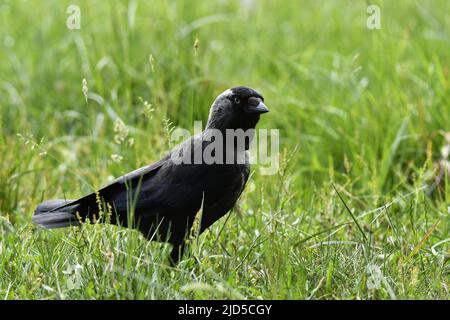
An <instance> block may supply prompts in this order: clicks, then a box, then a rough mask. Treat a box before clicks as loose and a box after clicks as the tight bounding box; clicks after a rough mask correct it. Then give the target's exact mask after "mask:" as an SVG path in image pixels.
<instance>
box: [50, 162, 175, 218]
mask: <svg viewBox="0 0 450 320" xmlns="http://www.w3.org/2000/svg"><path fill="white" fill-rule="evenodd" d="M167 159H168V157H165V158H163V159H161V160H159V161H157V162H155V163H152V164H150V165H147V166H145V167H142V168H139V169H136V170H134V171H131V172H129V173H127V174H125V175H123V176H121V177H119V178H117V179H116V180H114V181H113V182H111V183H110V184H108V185H106V186H105V187H103V188H101V189H100V190H98V191H97V192H94V193H90V194H88V195H86V196H84V197H81V198H79V199H77V200H74V201H71V202H67V203H65V204H64V205H62V206H59V207H57V208H54V209H53V210H52V211H58V210H59V209H61V208H64V207H68V206H73V205H77V204H81V203H95V202H96V200H97V199H96V198H97V194H99V196H100V197H104V196H105V195H107V194H113V193H116V192H117V191H118V190H120V189H122V188H126V185H127V184H128V183H132V184H133V183H134V182H136V180H141V179H144V178H148V177H150V176H152V175H154V174H155V173H156V172H157V171H158V170H159V169H160V168H161V167H162V166H163V165H164V163H165V162H166V161H167Z"/></svg>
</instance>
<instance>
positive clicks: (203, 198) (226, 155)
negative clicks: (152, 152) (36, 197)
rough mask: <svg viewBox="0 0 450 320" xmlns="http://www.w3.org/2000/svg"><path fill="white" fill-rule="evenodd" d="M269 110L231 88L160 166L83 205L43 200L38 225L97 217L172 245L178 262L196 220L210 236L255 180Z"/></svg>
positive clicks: (253, 95)
mask: <svg viewBox="0 0 450 320" xmlns="http://www.w3.org/2000/svg"><path fill="white" fill-rule="evenodd" d="M268 111H269V109H267V107H266V106H265V105H264V98H263V97H262V96H261V95H260V94H259V93H258V92H257V91H255V90H253V89H251V88H248V87H242V86H241V87H234V88H231V89H228V90H226V91H225V92H223V93H222V94H220V95H219V96H218V97H217V98H216V100H215V101H214V103H213V104H212V106H211V109H210V114H209V118H208V122H207V124H206V128H205V130H204V131H203V132H201V133H200V134H197V135H194V136H192V137H190V138H189V139H187V140H186V141H184V142H183V143H181V144H180V145H179V146H178V147H176V148H174V149H173V150H172V151H171V152H169V153H168V154H167V155H166V156H165V157H164V158H163V159H161V160H160V161H158V162H155V163H153V164H150V165H147V166H145V167H142V168H140V169H137V170H135V171H132V172H130V173H128V174H125V175H123V176H121V177H119V178H118V179H116V180H114V181H113V182H112V183H111V184H109V185H107V186H105V187H103V188H102V189H100V190H98V191H97V192H94V193H91V194H88V195H86V196H84V197H82V198H79V199H77V200H60V199H58V200H48V201H45V202H43V203H41V204H40V205H39V206H38V207H37V208H36V210H35V212H34V216H33V222H34V223H35V224H37V225H39V226H42V227H44V228H60V227H68V226H76V225H80V223H82V222H83V221H86V219H89V221H101V222H108V223H112V224H115V225H120V226H124V227H132V228H136V229H138V230H139V231H141V232H142V233H143V234H144V235H145V236H146V237H147V239H149V240H156V241H165V242H169V243H171V244H172V245H173V249H172V252H171V254H170V262H171V263H172V264H175V263H177V262H178V261H179V259H180V257H181V256H182V254H183V250H184V245H185V240H186V237H187V235H188V234H189V232H190V231H191V228H192V226H193V224H194V220H195V221H198V225H197V232H198V234H200V233H202V232H203V231H204V230H205V229H206V228H208V227H209V226H210V225H212V224H213V223H214V222H215V221H217V220H218V219H220V218H221V217H222V216H224V215H225V214H226V213H227V212H228V211H230V209H232V207H233V206H234V204H235V203H236V200H237V199H238V198H239V196H240V195H241V193H242V191H243V189H244V187H245V184H246V182H247V179H248V176H249V159H248V149H249V145H250V142H251V140H252V138H253V134H254V132H252V131H254V129H255V126H256V124H257V122H258V121H259V118H260V114H262V113H266V112H268ZM236 132H237V134H236ZM229 133H234V135H233V134H229ZM242 139H244V140H245V141H244V142H243V143H242ZM239 140H240V141H239ZM108 209H109V210H108ZM105 212H109V213H110V214H109V215H108V214H105ZM197 213H198V214H197ZM102 214H103V217H101V215H102ZM196 217H197V219H196ZM196 224H197V222H196Z"/></svg>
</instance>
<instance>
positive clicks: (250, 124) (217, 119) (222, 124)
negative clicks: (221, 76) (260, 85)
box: [206, 87, 269, 130]
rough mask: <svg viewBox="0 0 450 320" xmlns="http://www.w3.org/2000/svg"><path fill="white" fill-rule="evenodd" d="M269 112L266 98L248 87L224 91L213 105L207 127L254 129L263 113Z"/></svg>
mask: <svg viewBox="0 0 450 320" xmlns="http://www.w3.org/2000/svg"><path fill="white" fill-rule="evenodd" d="M266 112H269V109H268V108H267V107H266V105H265V104H264V98H263V97H262V96H261V95H260V94H259V93H258V92H257V91H256V90H253V89H251V88H247V87H234V88H231V89H228V90H226V91H224V92H222V93H221V94H220V95H219V96H218V97H217V98H216V100H214V103H213V104H212V106H211V110H210V113H209V118H208V123H207V124H206V128H207V129H219V130H225V129H243V130H247V129H254V128H255V126H256V124H257V123H258V121H259V117H260V115H261V114H262V113H266Z"/></svg>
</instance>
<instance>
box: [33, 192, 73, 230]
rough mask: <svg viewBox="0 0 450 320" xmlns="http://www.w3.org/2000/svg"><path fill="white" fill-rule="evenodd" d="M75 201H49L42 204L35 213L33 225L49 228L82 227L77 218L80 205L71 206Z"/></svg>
mask: <svg viewBox="0 0 450 320" xmlns="http://www.w3.org/2000/svg"><path fill="white" fill-rule="evenodd" d="M72 201H73V200H59V199H58V200H48V201H45V202H43V203H41V204H40V205H39V206H38V207H37V208H36V210H35V211H34V216H33V223H35V224H37V225H39V226H41V227H44V228H47V229H53V228H63V227H69V226H78V225H80V223H79V221H78V219H77V217H76V212H77V207H78V205H69V206H65V204H69V203H70V202H72Z"/></svg>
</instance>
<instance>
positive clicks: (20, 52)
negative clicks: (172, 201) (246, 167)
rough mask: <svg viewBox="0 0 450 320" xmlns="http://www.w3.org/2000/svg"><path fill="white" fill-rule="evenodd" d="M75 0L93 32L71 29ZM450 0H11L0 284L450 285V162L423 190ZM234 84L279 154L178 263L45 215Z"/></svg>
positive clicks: (180, 287)
mask: <svg viewBox="0 0 450 320" xmlns="http://www.w3.org/2000/svg"><path fill="white" fill-rule="evenodd" d="M72 4H75V5H78V6H79V7H80V9H81V29H80V30H69V29H68V28H67V27H66V20H67V18H68V16H69V14H67V13H66V10H67V7H68V6H69V5H72ZM369 4H377V5H379V6H380V8H381V27H382V28H381V29H380V30H369V29H368V28H367V27H366V19H367V17H368V14H367V13H366V8H367V7H368V5H369ZM449 12H450V2H449V1H447V0H436V1H431V0H425V1H378V0H374V1H371V2H370V3H369V2H367V1H353V0H352V1H350V0H345V1H344V0H343V1H331V0H330V1H325V0H322V1H269V0H267V1H250V0H246V1H228V0H227V1H225V0H223V1H179V2H178V1H159V2H156V1H134V0H130V1H74V0H73V1H66V0H53V1H52V0H50V1H31V0H28V1H24V0H1V1H0V126H1V130H0V298H2V299H3V298H4V299H185V298H195V299H205V298H225V299H228V298H245V299H449V297H450V295H449V285H450V281H449V279H450V269H449V255H450V253H449V243H450V242H449V227H450V224H449V214H450V211H449V199H450V189H449V186H448V181H447V176H444V178H442V179H441V180H440V183H439V186H436V187H435V188H427V187H423V186H424V185H425V184H427V183H428V184H432V183H433V181H434V180H433V179H434V178H433V174H435V173H436V169H435V168H436V167H435V166H436V161H439V159H441V158H442V157H445V152H444V154H442V152H441V148H442V147H443V146H444V145H445V143H446V142H445V132H446V131H449V130H450V112H449V102H450V101H449V97H450V66H449V62H450V50H449V48H450V15H449ZM194 44H195V45H194ZM82 79H86V81H87V86H85V87H87V90H88V92H87V100H86V99H85V96H84V94H83V90H82ZM235 85H246V86H250V87H253V88H256V89H258V90H259V91H260V92H262V94H263V95H264V97H265V101H266V102H267V105H268V107H269V108H270V109H271V112H270V113H269V114H267V115H265V116H264V117H262V121H261V122H260V124H259V128H268V129H271V128H273V129H279V130H280V138H281V139H280V148H281V150H280V151H281V153H280V166H281V167H280V171H279V172H278V173H277V174H276V175H272V176H262V175H260V173H259V170H258V166H254V167H253V169H252V172H253V173H252V177H251V179H250V181H249V183H248V185H247V188H246V190H245V192H244V194H243V195H242V198H241V200H240V203H239V206H238V207H237V208H236V209H235V210H234V211H233V212H232V213H231V214H230V215H229V217H228V216H227V217H224V218H222V219H221V220H219V221H218V222H217V223H216V224H215V225H214V226H213V227H212V228H211V230H209V231H207V232H205V233H204V234H203V235H201V236H200V237H199V238H198V239H193V240H192V241H191V244H190V253H189V254H186V256H185V258H184V260H183V261H182V262H181V263H180V264H179V265H178V266H177V267H175V268H172V267H169V265H168V263H167V255H168V253H169V251H170V246H169V245H164V244H158V243H149V242H147V241H146V240H145V239H144V238H143V237H142V236H141V235H140V234H139V233H138V232H136V231H130V230H127V229H119V228H116V227H111V226H104V225H84V226H83V227H82V228H78V229H77V228H72V229H64V230H50V231H48V230H39V229H37V228H36V227H35V226H33V225H32V223H31V216H32V213H33V211H34V208H35V207H36V205H37V204H39V203H40V202H41V201H42V200H43V199H47V198H63V197H66V198H76V197H79V196H81V195H83V194H85V193H88V192H91V191H92V190H93V188H98V187H100V186H102V185H104V184H106V183H107V182H108V181H110V180H111V179H113V178H114V177H117V176H119V175H121V174H123V173H126V172H128V171H131V170H133V169H135V168H137V167H139V166H143V165H146V164H148V163H151V162H153V161H155V160H158V159H159V157H160V156H161V155H162V154H164V153H165V152H166V151H167V150H168V149H169V148H170V147H171V146H172V145H171V143H170V142H169V140H168V137H169V134H170V132H171V130H172V129H173V128H174V127H176V126H180V127H183V128H189V129H192V127H193V121H194V120H203V121H204V122H205V121H206V119H207V115H208V110H209V107H210V105H211V102H212V101H213V99H214V98H215V97H216V96H217V94H219V93H220V92H221V91H223V90H225V89H226V88H228V87H232V86H235ZM85 89H86V88H85ZM85 93H86V91H85ZM444 151H445V150H444ZM441 163H446V162H445V161H444V160H442V161H441ZM333 186H335V188H336V190H337V191H338V192H339V194H338V193H336V191H335V189H334V188H333ZM339 195H340V196H341V197H342V200H341V199H340V197H339ZM344 203H345V205H344ZM346 206H347V207H348V209H347V208H346ZM355 220H356V222H357V223H355Z"/></svg>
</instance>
